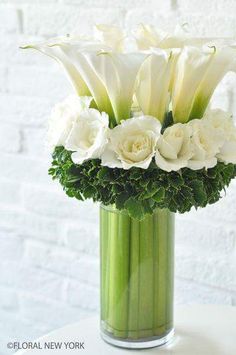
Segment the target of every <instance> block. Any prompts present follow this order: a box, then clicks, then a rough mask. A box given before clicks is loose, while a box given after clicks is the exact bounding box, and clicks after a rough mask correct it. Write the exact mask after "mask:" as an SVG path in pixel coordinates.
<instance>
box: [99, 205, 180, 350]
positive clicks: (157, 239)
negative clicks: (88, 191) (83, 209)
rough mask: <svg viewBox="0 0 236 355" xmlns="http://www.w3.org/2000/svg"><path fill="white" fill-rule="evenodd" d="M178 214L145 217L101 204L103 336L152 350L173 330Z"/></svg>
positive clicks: (164, 212) (163, 211) (116, 342)
mask: <svg viewBox="0 0 236 355" xmlns="http://www.w3.org/2000/svg"><path fill="white" fill-rule="evenodd" d="M174 217H175V216H174V214H173V213H171V212H170V211H169V210H167V209H157V210H156V211H155V212H154V213H153V214H152V215H151V216H147V217H145V218H144V219H143V220H142V221H138V220H136V219H133V218H130V217H129V216H128V214H127V213H126V212H124V211H118V210H117V209H116V208H115V207H113V206H108V207H107V206H103V205H101V207H100V238H101V245H100V250H101V334H102V337H103V339H104V340H105V341H107V342H109V343H111V344H113V345H116V346H119V347H124V348H150V347H155V346H160V345H163V344H165V343H166V342H168V341H169V340H170V339H171V338H172V336H173V334H174V327H173V290H174Z"/></svg>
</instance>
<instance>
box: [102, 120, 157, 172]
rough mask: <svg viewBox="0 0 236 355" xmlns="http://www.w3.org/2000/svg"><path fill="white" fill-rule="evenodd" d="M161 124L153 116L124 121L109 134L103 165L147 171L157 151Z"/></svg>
mask: <svg viewBox="0 0 236 355" xmlns="http://www.w3.org/2000/svg"><path fill="white" fill-rule="evenodd" d="M160 130H161V124H160V122H159V121H158V120H157V119H156V118H154V117H151V116H139V117H134V118H130V119H128V120H125V121H122V123H121V124H120V125H118V126H116V127H115V128H113V129H112V130H110V134H109V143H108V144H107V146H106V149H105V151H104V153H103V155H102V165H104V166H108V167H110V168H123V169H126V170H127V169H130V168H132V167H139V168H143V169H147V168H148V167H149V164H150V162H151V160H152V158H153V156H154V154H155V151H156V143H157V139H158V138H159V136H160Z"/></svg>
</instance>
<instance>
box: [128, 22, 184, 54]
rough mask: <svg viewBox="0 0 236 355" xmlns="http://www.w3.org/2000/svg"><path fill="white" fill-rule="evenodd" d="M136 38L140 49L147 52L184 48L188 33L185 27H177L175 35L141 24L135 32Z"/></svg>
mask: <svg viewBox="0 0 236 355" xmlns="http://www.w3.org/2000/svg"><path fill="white" fill-rule="evenodd" d="M134 37H135V38H136V43H137V46H138V49H140V50H147V49H150V48H153V47H154V48H165V49H166V48H182V47H183V45H184V43H185V39H186V33H185V31H184V27H180V26H178V27H176V29H175V31H174V33H173V35H172V34H169V33H167V32H164V31H162V30H160V29H157V28H155V27H154V26H151V25H144V24H140V25H139V26H138V28H137V30H136V31H134Z"/></svg>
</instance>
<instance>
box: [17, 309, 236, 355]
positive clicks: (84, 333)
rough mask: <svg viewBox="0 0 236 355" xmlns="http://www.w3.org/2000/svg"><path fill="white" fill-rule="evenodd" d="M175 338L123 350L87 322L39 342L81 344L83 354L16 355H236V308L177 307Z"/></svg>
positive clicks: (31, 354)
mask: <svg viewBox="0 0 236 355" xmlns="http://www.w3.org/2000/svg"><path fill="white" fill-rule="evenodd" d="M175 331H176V334H175V338H174V340H173V341H172V342H171V344H169V345H166V346H163V347H159V348H153V349H147V350H125V349H120V348H116V347H113V346H111V345H109V344H106V343H105V342H104V341H103V340H102V339H101V338H100V335H99V321H98V319H97V318H90V319H87V320H83V321H81V322H79V323H76V324H72V325H68V326H66V327H64V328H61V329H58V330H55V331H53V332H52V333H50V334H48V335H45V336H44V337H42V338H40V339H38V340H37V341H40V344H42V347H43V346H44V343H45V342H50V341H52V342H73V341H77V342H84V344H85V350H65V348H64V349H62V350H26V351H20V352H19V351H18V352H17V355H23V354H24V355H35V354H41V355H48V354H51V355H57V354H60V355H63V354H65V355H78V354H89V355H118V354H120V355H123V354H124V355H125V354H126V355H127V354H129V355H136V354H139V355H141V354H145V355H149V354H150V355H151V354H157V355H158V354H160V355H162V354H163V355H164V354H166V355H167V354H168V355H174V354H176V355H177V354H178V355H208V354H209V355H235V354H236V307H230V306H213V305H210V306H208V305H203V306H198V305H197V306H196V305H194V306H179V307H176V310H175Z"/></svg>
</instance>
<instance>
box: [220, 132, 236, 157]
mask: <svg viewBox="0 0 236 355" xmlns="http://www.w3.org/2000/svg"><path fill="white" fill-rule="evenodd" d="M217 158H218V160H220V161H222V162H224V163H226V164H229V163H232V164H236V129H235V128H234V131H233V132H232V134H231V135H230V137H229V139H228V140H227V141H226V142H225V143H224V145H223V146H222V147H221V149H220V152H219V153H218V154H217Z"/></svg>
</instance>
